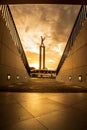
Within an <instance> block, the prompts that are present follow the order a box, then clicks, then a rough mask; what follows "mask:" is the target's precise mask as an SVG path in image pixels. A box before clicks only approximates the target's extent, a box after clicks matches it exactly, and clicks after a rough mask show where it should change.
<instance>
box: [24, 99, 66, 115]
mask: <svg viewBox="0 0 87 130" xmlns="http://www.w3.org/2000/svg"><path fill="white" fill-rule="evenodd" d="M22 105H23V106H24V107H25V108H26V109H27V111H29V112H30V113H32V115H34V116H35V117H37V116H41V115H43V114H46V113H50V112H52V111H55V110H59V111H64V110H65V109H67V108H66V106H65V105H62V104H60V103H57V102H55V101H52V100H50V99H48V98H43V99H39V100H35V102H29V101H28V102H22Z"/></svg>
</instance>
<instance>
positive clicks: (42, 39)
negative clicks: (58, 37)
mask: <svg viewBox="0 0 87 130" xmlns="http://www.w3.org/2000/svg"><path fill="white" fill-rule="evenodd" d="M44 40H45V37H42V36H41V45H44V43H43V41H44Z"/></svg>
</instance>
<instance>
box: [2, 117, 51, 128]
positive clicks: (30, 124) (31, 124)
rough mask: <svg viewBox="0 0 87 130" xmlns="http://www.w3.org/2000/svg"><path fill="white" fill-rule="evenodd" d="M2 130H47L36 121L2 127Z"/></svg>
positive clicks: (31, 120)
mask: <svg viewBox="0 0 87 130" xmlns="http://www.w3.org/2000/svg"><path fill="white" fill-rule="evenodd" d="M4 130H48V129H47V128H46V127H45V126H44V125H43V124H41V123H40V122H38V121H37V120H36V119H30V120H25V121H21V122H19V123H17V124H13V125H11V126H7V127H4Z"/></svg>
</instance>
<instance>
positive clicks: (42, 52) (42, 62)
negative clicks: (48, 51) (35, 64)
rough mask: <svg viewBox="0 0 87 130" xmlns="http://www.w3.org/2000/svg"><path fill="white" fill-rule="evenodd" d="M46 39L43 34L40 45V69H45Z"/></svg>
mask: <svg viewBox="0 0 87 130" xmlns="http://www.w3.org/2000/svg"><path fill="white" fill-rule="evenodd" d="M44 40H45V37H44V38H43V37H42V36H41V45H40V54H39V69H45V46H44V43H43V41H44Z"/></svg>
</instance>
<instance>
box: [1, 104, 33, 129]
mask: <svg viewBox="0 0 87 130" xmlns="http://www.w3.org/2000/svg"><path fill="white" fill-rule="evenodd" d="M31 118H33V116H32V115H31V114H30V113H29V112H27V111H26V110H25V109H24V108H22V106H20V105H19V104H0V126H1V127H2V126H5V125H11V124H14V123H16V122H18V121H20V120H25V119H31Z"/></svg>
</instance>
